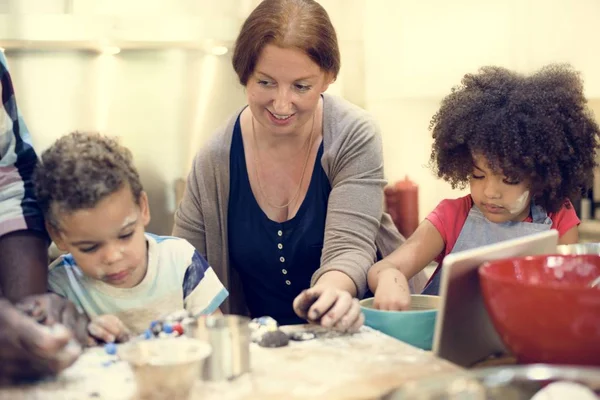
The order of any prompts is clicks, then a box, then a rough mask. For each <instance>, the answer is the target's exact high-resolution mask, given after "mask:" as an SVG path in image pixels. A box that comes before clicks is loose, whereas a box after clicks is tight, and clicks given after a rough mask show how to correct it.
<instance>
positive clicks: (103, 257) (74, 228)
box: [51, 186, 150, 288]
mask: <svg viewBox="0 0 600 400" xmlns="http://www.w3.org/2000/svg"><path fill="white" fill-rule="evenodd" d="M139 203H140V204H139V205H138V204H136V202H135V200H134V197H133V194H132V192H131V189H130V188H129V186H125V187H123V188H122V189H120V190H118V191H117V192H115V193H113V194H111V195H109V196H107V197H105V198H104V199H102V200H101V201H100V202H98V204H96V206H95V207H93V208H90V209H82V210H77V211H74V212H71V213H69V214H63V215H60V216H59V220H60V228H61V229H60V231H59V232H54V233H52V232H51V234H52V236H53V239H54V241H55V242H56V244H57V246H58V247H59V248H60V249H61V250H64V251H68V252H69V253H71V254H72V255H73V258H75V261H76V262H77V266H78V267H79V268H80V269H81V271H82V272H83V273H84V274H85V275H86V276H88V277H90V278H92V279H97V280H100V281H103V282H105V283H107V284H109V285H112V286H115V287H121V288H131V287H134V286H136V285H137V284H139V283H140V282H141V281H142V279H143V278H144V276H145V275H146V269H147V247H146V246H147V245H146V238H145V236H144V228H145V227H146V225H147V224H148V222H149V221H150V212H149V209H148V199H147V196H146V194H145V193H142V195H141V196H140V201H139Z"/></svg>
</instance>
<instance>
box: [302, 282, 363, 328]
mask: <svg viewBox="0 0 600 400" xmlns="http://www.w3.org/2000/svg"><path fill="white" fill-rule="evenodd" d="M293 306H294V312H296V314H297V315H298V316H299V317H300V318H304V319H306V320H308V321H309V322H310V323H315V324H320V325H321V326H323V327H325V328H332V329H335V330H338V331H342V332H356V331H358V330H359V329H360V327H361V326H362V325H363V323H364V321H365V317H364V315H363V313H362V312H361V310H360V305H359V304H358V299H356V298H353V297H352V296H351V295H350V293H348V292H347V291H345V290H341V289H337V288H335V287H331V286H327V285H320V284H317V285H315V286H314V287H312V288H310V289H307V290H303V291H302V292H301V293H300V294H299V295H298V296H297V297H296V298H295V299H294V304H293Z"/></svg>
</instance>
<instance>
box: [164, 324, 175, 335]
mask: <svg viewBox="0 0 600 400" xmlns="http://www.w3.org/2000/svg"><path fill="white" fill-rule="evenodd" d="M163 332H164V333H167V334H168V333H172V332H173V326H172V325H171V324H164V325H163Z"/></svg>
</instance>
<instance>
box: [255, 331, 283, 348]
mask: <svg viewBox="0 0 600 400" xmlns="http://www.w3.org/2000/svg"><path fill="white" fill-rule="evenodd" d="M289 342H290V338H289V336H288V335H286V334H285V332H283V331H281V330H279V329H277V330H276V331H269V332H265V333H264V334H263V335H262V337H261V338H260V341H259V342H258V345H259V346H260V347H283V346H287V345H288V343H289Z"/></svg>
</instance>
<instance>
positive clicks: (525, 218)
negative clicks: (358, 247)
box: [368, 64, 599, 310]
mask: <svg viewBox="0 0 600 400" xmlns="http://www.w3.org/2000/svg"><path fill="white" fill-rule="evenodd" d="M586 103H587V101H586V99H585V97H584V94H583V84H582V81H581V78H580V76H579V74H578V73H577V72H575V71H573V69H572V68H571V67H570V66H568V65H562V64H560V65H549V66H546V67H544V68H542V69H541V70H539V71H538V72H536V73H535V74H533V75H529V76H524V75H520V74H517V73H515V72H511V71H509V70H507V69H504V68H500V67H484V68H481V69H480V70H479V72H478V73H476V74H467V75H465V76H464V78H463V80H462V85H460V86H458V87H455V88H454V89H453V90H452V92H451V93H450V94H449V95H448V96H447V97H446V98H444V100H443V101H442V104H441V107H440V109H439V111H438V112H437V113H436V114H435V115H434V116H433V119H432V120H431V124H430V130H431V129H432V130H433V145H432V151H431V157H430V166H431V167H432V169H433V170H434V171H435V173H436V174H437V176H438V177H440V178H442V179H443V180H445V181H447V182H449V183H450V184H451V185H452V187H453V188H462V189H464V188H466V187H469V189H470V194H469V195H467V196H464V197H461V198H458V199H446V200H443V201H442V202H441V203H440V204H439V205H438V206H437V207H436V208H435V209H434V210H433V211H432V212H431V213H430V214H429V215H428V216H427V218H426V219H425V220H424V221H423V222H422V223H421V224H420V225H419V227H418V228H417V230H416V231H415V232H414V233H413V234H412V236H411V237H410V238H409V239H408V240H407V241H406V242H405V243H404V244H402V245H401V246H400V247H399V248H398V249H396V251H394V252H393V253H392V254H390V255H389V256H387V257H386V258H384V259H383V260H381V261H379V262H378V263H376V264H375V265H374V266H373V267H372V268H371V269H370V270H369V273H368V281H369V288H370V289H371V291H373V292H374V293H375V301H374V305H375V307H376V308H379V309H384V310H405V309H408V308H409V307H410V292H409V290H408V284H407V280H408V279H410V278H412V277H413V276H414V275H415V274H417V273H418V272H420V271H421V270H422V269H423V268H425V266H427V265H428V264H429V263H430V262H431V261H434V260H435V261H437V262H438V267H437V269H436V271H435V272H434V274H433V275H432V277H431V279H430V280H429V282H428V284H427V286H426V287H425V290H424V291H423V293H424V294H433V295H437V294H438V292H439V283H440V276H441V266H442V262H443V259H444V257H445V256H446V255H448V254H450V253H455V252H458V251H463V250H468V249H472V248H476V247H480V246H484V245H488V244H492V243H496V242H500V241H503V240H508V239H512V238H516V237H520V236H525V235H529V234H533V233H536V232H541V231H545V230H549V229H556V230H557V231H558V233H559V243H560V244H571V243H576V242H577V241H578V239H579V234H578V225H579V219H578V217H577V215H576V213H575V210H574V209H573V206H572V204H571V201H575V200H578V199H579V198H580V197H581V195H582V194H584V193H586V192H587V190H588V189H589V187H590V185H591V181H592V178H593V176H592V175H593V168H594V167H595V166H596V161H595V158H596V149H597V148H598V147H599V145H598V143H599V142H598V138H599V127H598V124H597V123H596V122H595V121H594V118H593V115H592V114H591V112H590V111H589V109H588V108H587V104H586Z"/></svg>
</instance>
